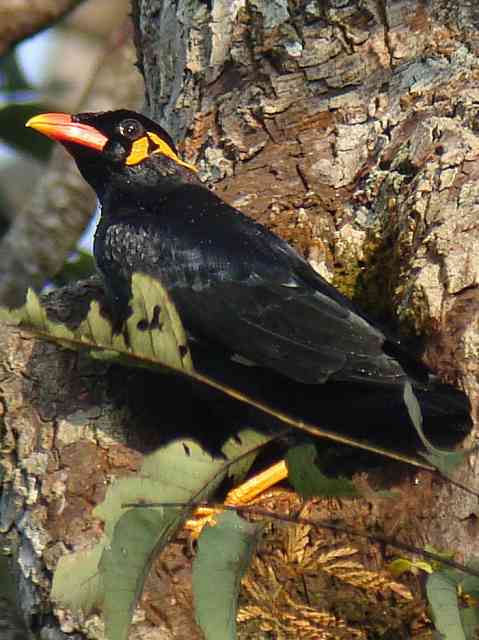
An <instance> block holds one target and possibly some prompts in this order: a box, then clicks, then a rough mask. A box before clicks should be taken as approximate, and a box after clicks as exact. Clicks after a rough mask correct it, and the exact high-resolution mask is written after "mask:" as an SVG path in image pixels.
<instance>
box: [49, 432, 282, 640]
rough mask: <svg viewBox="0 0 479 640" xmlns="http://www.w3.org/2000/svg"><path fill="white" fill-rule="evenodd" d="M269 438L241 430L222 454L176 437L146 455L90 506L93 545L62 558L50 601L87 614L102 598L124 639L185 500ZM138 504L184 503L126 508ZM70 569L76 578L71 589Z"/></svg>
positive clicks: (114, 635)
mask: <svg viewBox="0 0 479 640" xmlns="http://www.w3.org/2000/svg"><path fill="white" fill-rule="evenodd" d="M269 438H270V436H264V435H262V434H259V433H257V432H255V431H252V430H244V431H241V432H240V433H239V434H238V435H237V436H235V437H234V438H230V439H229V440H228V441H227V442H226V443H225V445H224V447H223V449H222V454H223V455H222V456H220V457H212V456H211V454H209V453H208V452H206V451H205V450H203V449H202V448H201V447H200V446H199V445H198V443H196V442H194V441H193V440H187V439H181V440H176V441H174V442H171V443H169V444H168V445H167V446H165V447H162V448H161V449H158V450H157V451H155V452H154V453H152V454H150V455H148V456H146V457H145V459H144V462H143V465H142V468H141V470H140V472H139V473H138V475H135V476H132V477H129V478H121V479H119V480H117V481H115V482H114V483H113V484H112V485H111V487H109V489H108V491H107V494H106V496H105V500H104V501H103V502H102V503H101V504H100V505H98V506H97V507H96V508H95V510H94V515H95V516H96V517H98V518H101V519H102V520H103V521H104V523H105V524H104V536H103V538H102V539H101V540H100V541H99V542H98V544H97V545H96V546H95V547H94V548H93V549H91V550H90V551H88V552H84V551H82V552H77V553H74V554H71V555H68V556H63V557H62V558H61V559H60V561H59V563H58V566H57V569H56V571H55V574H54V577H53V589H52V594H53V596H52V597H53V598H54V600H55V601H56V602H59V603H60V604H63V605H64V606H68V607H71V608H73V609H82V610H84V611H85V612H89V611H91V610H92V608H93V607H94V606H99V605H100V603H101V604H102V608H103V612H104V616H105V626H106V631H107V637H108V638H109V640H126V639H127V637H128V627H129V624H130V621H131V616H132V613H133V610H134V608H135V606H136V603H137V601H138V598H139V596H140V595H141V592H142V589H143V584H144V580H145V578H146V576H147V575H148V572H149V570H150V567H151V563H152V561H153V560H154V558H155V557H156V555H157V554H158V553H159V552H160V551H161V550H162V549H163V548H164V547H165V545H166V544H167V543H168V542H169V541H170V540H171V538H172V536H173V535H174V534H175V533H176V531H177V530H178V528H179V527H180V526H181V525H182V524H183V522H184V521H185V520H186V519H187V518H188V517H189V516H190V515H191V512H192V509H193V507H192V506H190V505H191V504H192V503H193V504H196V503H197V502H200V501H203V500H207V499H208V498H209V497H211V496H212V495H213V494H214V492H215V491H216V489H217V487H218V486H219V484H220V483H221V482H222V481H223V480H224V478H225V477H226V476H229V475H230V473H231V472H232V470H233V469H234V467H235V465H237V464H239V463H240V462H241V461H242V459H243V458H244V457H248V456H251V455H252V454H254V453H255V452H256V451H257V450H258V449H259V448H260V447H261V446H262V445H263V444H264V443H265V442H266V441H267V440H268V439H269ZM142 503H145V504H150V505H151V503H161V504H163V503H174V504H175V505H176V504H177V503H181V504H183V505H184V506H182V507H178V506H172V507H170V508H168V507H167V506H161V507H151V506H148V507H145V508H141V507H140V508H134V507H125V506H124V505H125V504H138V505H141V504H142ZM72 575H75V576H78V580H76V587H75V588H74V589H73V588H72V585H71V576H72Z"/></svg>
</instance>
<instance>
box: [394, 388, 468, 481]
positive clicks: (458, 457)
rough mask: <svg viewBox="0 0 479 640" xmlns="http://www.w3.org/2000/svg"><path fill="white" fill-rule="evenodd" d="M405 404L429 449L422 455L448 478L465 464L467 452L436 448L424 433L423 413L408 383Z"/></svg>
mask: <svg viewBox="0 0 479 640" xmlns="http://www.w3.org/2000/svg"><path fill="white" fill-rule="evenodd" d="M403 397H404V403H405V405H406V408H407V410H408V412H409V417H410V418H411V422H412V424H413V426H414V428H415V429H416V432H417V434H418V436H419V438H420V440H421V442H422V443H423V445H424V446H425V447H426V449H427V453H423V454H421V455H422V456H423V458H425V459H426V460H427V461H428V462H429V463H430V464H432V465H433V467H435V468H436V469H438V470H439V471H440V472H441V473H442V474H443V475H445V476H446V477H447V476H448V475H449V474H451V473H452V472H453V471H454V469H456V468H457V467H458V466H459V465H460V464H462V463H463V462H464V459H465V457H466V455H467V453H468V452H467V451H447V450H443V449H437V448H436V447H434V446H433V445H432V444H431V443H430V442H429V440H428V439H427V438H426V435H425V433H424V431H423V428H422V425H423V420H422V412H421V407H420V405H419V402H418V399H417V398H416V395H415V394H414V391H413V388H412V385H411V383H410V382H407V383H406V384H405V385H404V396H403Z"/></svg>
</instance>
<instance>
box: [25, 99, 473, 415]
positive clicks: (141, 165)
mask: <svg viewBox="0 0 479 640" xmlns="http://www.w3.org/2000/svg"><path fill="white" fill-rule="evenodd" d="M27 126H30V127H33V128H34V129H37V130H38V131H40V132H41V133H43V134H45V135H47V136H49V137H51V138H53V139H55V140H58V141H60V142H61V143H62V144H63V145H64V146H65V147H66V148H67V150H68V151H69V152H70V153H71V155H72V156H73V157H74V159H75V160H76V163H77V165H78V168H79V170H80V172H81V173H82V175H83V177H84V178H85V180H87V182H89V184H90V185H91V186H92V187H93V188H94V189H95V191H96V193H97V195H98V198H99V200H100V203H101V218H100V222H99V225H98V228H97V230H96V234H95V245H94V253H95V258H96V262H97V265H98V268H99V270H100V272H101V274H102V275H103V279H104V283H105V287H106V292H107V297H108V300H109V303H110V306H111V307H112V309H113V310H114V311H115V313H116V315H117V316H119V317H124V316H125V314H126V313H127V309H128V300H129V298H130V279H131V275H132V273H134V272H137V271H140V272H144V273H147V274H150V275H152V276H154V277H156V278H159V279H160V280H161V281H162V283H163V285H164V286H165V287H166V288H167V289H168V290H169V292H170V294H171V296H172V298H173V300H174V302H175V304H176V306H177V308H178V311H179V313H180V316H181V318H182V320H183V323H184V325H185V327H186V329H187V330H188V332H190V333H191V334H192V335H193V336H195V337H196V338H197V339H200V340H205V341H208V342H210V343H213V344H216V345H221V346H222V347H224V348H225V349H227V350H229V352H230V353H231V354H239V355H240V356H242V357H243V358H245V359H247V360H250V361H252V362H253V363H255V364H256V365H259V366H261V367H266V368H269V369H272V370H274V371H275V372H277V373H279V374H281V375H282V376H286V377H287V378H290V379H292V380H294V381H296V382H299V383H304V384H308V385H311V384H319V383H325V382H327V381H342V382H346V383H353V385H366V388H369V389H379V388H380V389H382V390H384V389H389V390H392V389H394V390H396V391H398V390H400V391H401V396H402V390H403V389H404V386H405V384H406V383H408V382H410V383H411V384H412V386H413V387H414V388H415V389H417V390H418V392H419V395H420V397H421V402H422V404H423V406H425V405H427V401H428V400H427V399H428V389H430V388H432V387H434V386H435V384H434V381H433V378H432V377H431V376H430V374H429V372H428V370H427V369H426V367H425V366H423V365H422V364H421V363H419V362H417V361H416V360H415V359H414V358H413V357H411V356H410V354H409V353H408V352H407V351H406V350H405V349H403V347H402V345H401V344H400V342H399V341H398V340H397V339H395V338H392V337H391V336H389V335H386V333H385V331H384V330H382V329H381V328H379V326H378V325H377V324H375V323H374V322H373V321H372V320H370V319H369V318H368V317H367V316H366V315H365V314H364V313H362V312H361V311H360V310H358V309H357V308H356V307H355V306H354V305H353V304H352V302H351V301H350V300H348V299H347V298H345V297H344V296H343V295H342V294H341V293H340V292H339V291H337V290H336V289H335V288H334V287H332V286H331V285H330V284H328V283H327V282H326V281H325V280H324V279H323V278H322V277H321V276H320V275H319V274H318V273H316V272H315V271H314V269H312V267H311V266H310V265H309V264H308V263H307V262H306V261H305V260H304V259H303V258H302V257H301V256H299V255H298V254H297V253H296V252H295V251H294V250H293V249H292V248H291V247H290V246H289V245H288V244H287V243H286V242H285V241H283V240H282V239H280V238H279V237H277V236H276V235H274V234H273V233H271V232H270V231H269V230H268V229H266V228H265V227H263V226H262V225H260V224H258V223H257V222H255V221H253V220H252V219H250V218H249V217H247V216H246V215H244V214H243V213H241V212H240V211H238V210H237V209H235V208H233V207H231V206H229V205H228V204H226V203H225V202H224V201H222V200H221V199H220V198H219V197H218V196H217V195H215V194H214V193H213V192H211V191H210V190H209V189H208V188H207V187H205V186H204V185H203V184H202V183H201V182H200V180H199V179H198V177H197V173H196V170H195V168H194V167H193V166H192V165H190V164H188V163H186V162H184V161H182V160H181V159H180V158H179V156H178V153H177V151H176V149H175V145H174V143H173V141H172V139H171V138H170V136H169V135H168V134H167V133H166V131H164V129H162V128H161V127H160V126H159V125H158V124H156V123H155V122H153V121H152V120H150V119H149V118H146V117H145V116H143V115H140V114H138V113H135V112H132V111H127V110H118V111H111V112H104V113H80V114H78V115H73V116H70V115H66V114H51V113H49V114H43V115H39V116H36V117H34V118H32V119H31V120H29V122H28V123H27ZM433 397H434V402H432V404H433V405H434V407H435V408H434V411H436V413H438V414H443V415H444V414H448V413H451V414H458V413H459V414H460V415H461V416H462V418H464V404H463V403H462V404H461V409H460V410H458V406H457V403H456V402H455V400H450V399H449V396H448V394H447V393H442V394H439V396H434V395H433V394H430V395H429V400H431V399H432V398H433ZM424 398H426V400H425V401H424V402H423V399H424ZM345 401H346V402H347V399H345Z"/></svg>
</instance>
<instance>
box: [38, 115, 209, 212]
mask: <svg viewBox="0 0 479 640" xmlns="http://www.w3.org/2000/svg"><path fill="white" fill-rule="evenodd" d="M26 126H27V127H32V128H33V129H36V130H37V131H39V132H40V133H43V134H44V135H46V136H48V137H49V138H52V139H53V140H57V141H58V142H61V143H62V144H63V145H64V146H65V148H66V149H67V150H68V151H69V153H70V154H71V155H72V156H73V158H74V159H75V161H76V163H77V165H78V168H79V169H80V172H81V173H82V175H83V177H84V178H85V180H87V182H89V183H90V185H91V186H92V187H93V188H94V189H95V191H96V192H97V195H98V197H99V198H100V200H102V199H103V198H104V196H105V193H106V192H107V191H116V192H122V193H124V192H125V191H129V190H131V191H132V192H135V191H137V190H139V189H141V190H142V193H144V194H147V193H148V191H149V190H150V189H154V190H156V191H157V193H158V191H160V192H164V193H166V192H168V191H170V190H171V189H174V188H175V187H176V186H178V185H179V184H181V183H184V182H195V183H196V182H197V181H198V180H197V177H196V170H195V168H194V167H193V165H191V164H188V163H187V162H184V161H183V160H181V159H180V157H179V156H178V153H177V151H176V148H175V145H174V143H173V140H172V139H171V137H170V136H169V135H168V133H167V132H166V131H165V130H164V129H162V128H161V127H160V126H159V125H158V124H156V123H155V122H153V120H150V119H149V118H147V117H146V116H143V115H141V114H139V113H135V112H134V111H128V110H126V109H120V110H118V111H105V112H99V113H79V114H76V115H68V114H65V113H44V114H41V115H38V116H35V117H33V118H31V119H30V120H29V121H28V122H27V123H26Z"/></svg>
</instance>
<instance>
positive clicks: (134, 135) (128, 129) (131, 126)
mask: <svg viewBox="0 0 479 640" xmlns="http://www.w3.org/2000/svg"><path fill="white" fill-rule="evenodd" d="M118 131H119V132H120V135H122V136H123V137H124V138H127V139H128V140H138V138H141V136H142V135H143V134H144V133H145V130H144V129H143V126H142V125H141V124H140V123H139V122H138V120H133V119H132V118H129V119H128V120H123V121H122V122H120V124H119V125H118Z"/></svg>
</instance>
